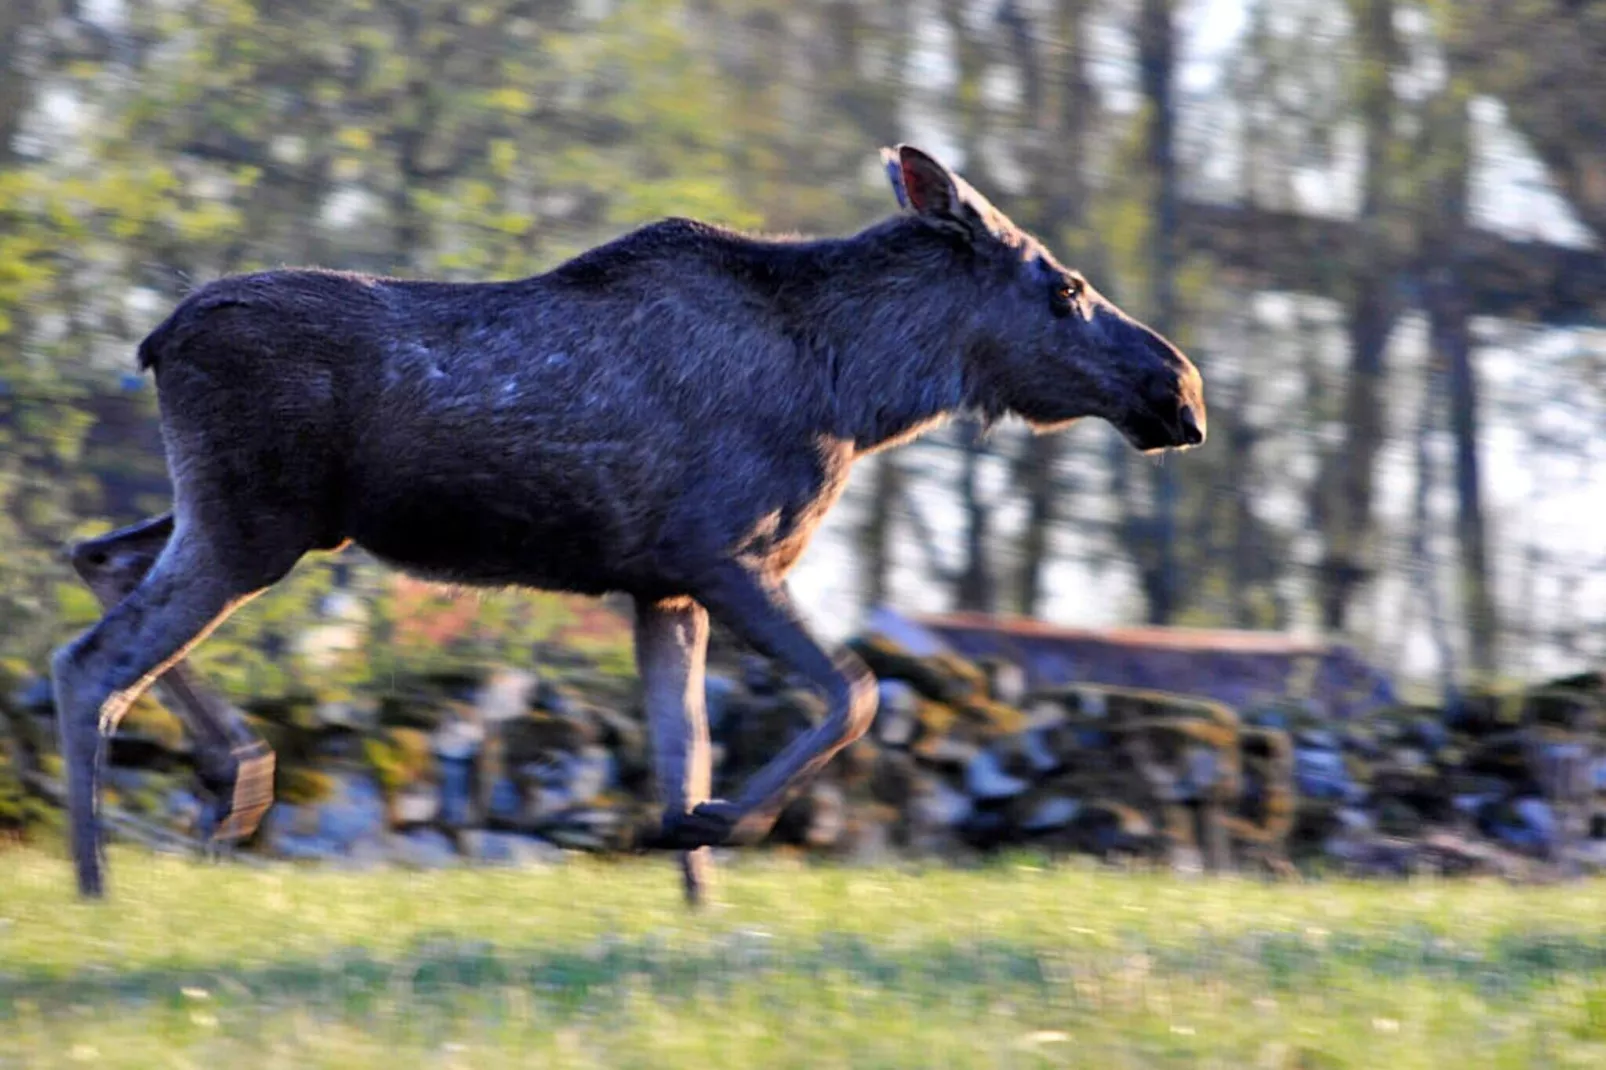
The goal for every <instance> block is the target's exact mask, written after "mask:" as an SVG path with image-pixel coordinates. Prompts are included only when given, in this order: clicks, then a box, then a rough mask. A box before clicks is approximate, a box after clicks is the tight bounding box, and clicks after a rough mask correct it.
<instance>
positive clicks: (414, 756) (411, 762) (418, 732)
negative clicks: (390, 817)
mask: <svg viewBox="0 0 1606 1070" xmlns="http://www.w3.org/2000/svg"><path fill="white" fill-rule="evenodd" d="M362 748H363V756H364V757H365V758H366V759H367V762H368V765H369V766H370V767H371V768H372V769H373V770H374V774H375V776H376V777H377V778H378V780H379V786H380V787H381V788H382V789H383V790H384V792H385V794H386V796H387V797H389V796H394V795H395V794H396V793H398V792H400V791H401V790H402V789H404V788H407V787H411V786H412V785H414V784H422V783H428V782H429V781H430V780H431V779H432V778H433V777H434V774H435V756H434V754H433V753H432V751H431V749H430V737H429V733H428V732H425V731H423V730H422V729H419V728H386V729H384V730H383V731H381V732H380V733H379V734H378V735H375V736H369V737H367V738H365V739H364V740H363V741H362Z"/></svg>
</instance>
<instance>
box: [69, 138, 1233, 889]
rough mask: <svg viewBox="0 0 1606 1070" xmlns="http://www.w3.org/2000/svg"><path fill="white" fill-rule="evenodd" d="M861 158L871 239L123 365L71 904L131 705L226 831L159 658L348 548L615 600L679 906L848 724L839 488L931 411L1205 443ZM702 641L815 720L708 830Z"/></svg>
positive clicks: (667, 246) (182, 678)
mask: <svg viewBox="0 0 1606 1070" xmlns="http://www.w3.org/2000/svg"><path fill="white" fill-rule="evenodd" d="M881 156H882V160H883V162H884V164H885V167H886V172H887V176H888V178H889V179H890V182H891V185H892V188H893V192H894V194H895V196H896V199H897V202H898V206H899V208H900V211H898V212H897V213H895V214H893V215H892V216H890V217H889V218H886V219H883V220H881V221H879V222H876V223H874V224H872V225H870V226H868V227H867V228H866V229H864V230H862V231H860V232H858V233H856V234H853V235H851V236H849V237H844V238H830V239H806V238H798V237H788V238H784V239H783V238H771V237H761V236H753V235H747V234H742V233H737V232H734V231H731V230H727V229H723V228H720V227H717V226H713V225H710V224H707V223H702V222H698V221H694V220H689V219H684V218H669V219H664V220H660V221H658V222H654V223H651V224H647V225H644V226H641V227H639V228H638V229H634V230H631V231H629V232H627V233H625V234H623V235H622V236H620V237H617V238H615V239H613V240H611V241H608V242H606V243H604V244H601V245H598V246H596V247H594V248H592V249H590V250H588V251H586V252H583V253H581V254H579V255H577V256H575V257H574V258H572V259H570V260H567V261H565V262H563V263H561V264H559V265H558V266H556V267H554V268H552V269H551V270H549V271H546V272H544V273H541V274H537V275H533V276H530V277H527V278H522V279H516V280H512V281H474V282H448V281H430V280H413V279H398V278H389V277H380V276H373V275H366V274H357V273H350V272H339V271H333V270H325V269H321V268H294V269H292V268H284V269H278V270H271V271H263V272H258V273H252V274H243V275H235V276H227V277H223V278H220V279H217V280H214V281H212V282H209V283H207V284H205V285H202V286H200V287H198V288H196V289H195V290H194V291H192V292H191V293H190V294H188V295H187V296H186V297H185V298H184V299H183V300H182V301H181V302H179V304H178V305H177V306H176V308H175V309H174V310H173V311H172V313H171V314H170V315H169V316H168V317H167V319H166V320H165V321H163V322H162V323H161V324H160V325H158V326H157V327H156V328H155V329H154V330H153V331H152V332H151V333H150V334H149V335H148V336H146V337H145V338H144V340H143V341H142V342H141V343H140V345H139V347H138V352H137V355H138V363H139V366H140V367H141V368H142V369H145V370H147V371H149V372H151V373H152V374H153V376H154V379H155V384H156V388H157V399H158V407H159V411H160V421H161V431H162V440H163V448H164V453H165V457H166V462H167V466H168V472H169V475H170V478H171V481H172V486H173V498H172V506H171V508H170V510H169V511H167V512H165V513H163V514H161V515H159V516H156V517H153V518H151V519H148V520H145V521H143V522H141V523H137V524H134V525H132V526H129V527H125V528H122V529H119V530H117V531H113V532H112V533H110V534H107V535H104V536H101V537H98V538H94V539H91V540H87V541H84V542H80V543H78V544H76V545H73V546H70V547H68V548H67V549H66V552H67V554H68V555H69V557H70V559H71V561H72V563H73V565H74V567H75V568H76V569H77V571H78V573H79V574H80V576H81V577H83V578H84V580H85V581H86V583H87V584H88V585H89V586H90V588H91V589H92V590H93V591H94V592H95V594H96V596H97V597H98V598H99V600H100V602H101V603H102V605H103V606H104V609H105V613H104V615H103V616H102V617H101V619H100V620H99V621H98V622H97V623H95V624H94V625H93V626H92V627H90V628H88V629H87V630H85V631H84V632H83V633H81V634H80V635H78V636H77V637H76V638H74V639H72V640H71V641H70V642H67V643H65V644H64V645H62V646H60V647H58V648H57V649H56V650H55V652H54V653H53V655H52V657H51V663H50V668H51V680H52V686H53V689H54V691H53V695H54V701H55V706H56V716H57V723H58V732H59V739H60V745H61V752H62V757H63V762H64V765H65V770H66V794H67V804H68V811H69V825H70V849H71V855H72V862H73V866H74V871H75V876H76V881H77V888H78V892H79V895H80V896H81V897H83V898H88V899H95V898H100V897H102V896H103V895H104V894H105V892H104V870H105V858H104V848H103V844H102V833H101V829H100V827H99V822H98V820H97V806H98V799H99V789H98V779H99V776H100V769H101V766H102V764H103V763H104V752H105V741H106V737H107V736H108V734H110V733H111V732H112V731H113V730H114V728H115V726H116V724H117V722H118V719H119V718H120V717H121V715H122V714H123V712H124V711H125V710H126V709H127V708H128V706H129V705H130V703H132V702H133V701H134V700H135V699H136V698H137V697H138V696H139V695H140V694H141V693H142V692H143V691H144V690H145V689H147V688H149V687H151V686H153V685H158V686H159V692H158V693H159V694H161V695H163V696H164V697H165V698H166V699H167V700H168V702H169V704H170V705H171V706H173V707H175V712H177V713H179V715H180V716H181V717H182V718H183V720H184V721H185V723H186V728H187V731H189V732H190V734H191V735H192V737H193V738H194V740H195V742H196V752H197V760H196V765H197V774H198V776H199V778H200V779H201V781H202V783H203V785H204V787H205V788H206V789H207V791H209V792H210V793H211V794H212V795H213V796H214V799H215V801H214V804H213V805H214V811H213V821H212V826H211V827H212V830H213V831H212V833H211V837H212V839H213V841H214V842H231V841H235V840H238V839H239V838H241V837H245V836H248V835H250V834H251V832H252V831H253V830H254V829H255V828H256V826H257V824H258V822H259V820H260V819H261V817H262V815H263V813H264V812H265V811H266V809H267V808H268V807H269V805H270V804H271V802H272V794H273V789H272V782H273V753H272V751H271V749H270V748H269V747H268V746H267V745H266V743H265V742H264V741H263V740H262V739H261V738H260V737H259V736H257V735H256V733H255V732H254V730H253V729H251V728H250V727H249V726H248V725H247V724H246V723H245V722H244V720H243V718H242V717H241V715H240V714H239V713H238V712H237V711H235V710H234V709H233V707H231V706H230V705H229V704H228V703H227V702H224V701H222V700H221V699H219V698H218V697H217V696H215V695H213V694H211V693H210V692H208V691H207V690H206V688H205V687H204V686H203V685H202V684H201V683H200V681H199V680H198V679H197V678H196V676H195V674H194V672H193V669H191V668H190V667H189V666H188V665H186V664H185V663H184V658H185V655H186V654H187V653H188V652H189V651H190V650H192V649H193V648H194V647H195V646H196V645H197V644H198V643H200V642H201V641H202V640H203V639H204V638H205V637H206V636H207V635H208V634H209V633H210V632H211V630H212V629H213V628H215V627H217V626H218V625H219V624H220V623H221V622H222V621H224V620H225V619H226V618H227V617H228V616H229V614H230V613H231V612H232V611H234V610H235V609H237V608H238V607H239V606H240V605H241V604H243V603H244V602H246V601H248V600H249V599H251V598H253V597H255V596H256V595H258V594H260V593H261V592H263V591H264V590H266V589H268V588H269V587H271V586H272V585H274V584H275V583H276V582H278V581H279V580H280V579H282V578H283V577H284V576H285V575H286V574H287V573H288V572H290V570H291V569H292V567H293V566H294V565H295V564H296V563H297V562H298V561H299V560H300V559H301V558H302V557H303V556H304V555H306V554H308V553H310V552H313V551H323V552H332V551H338V550H340V549H343V548H345V547H347V546H348V545H353V544H355V545H356V546H358V547H360V548H362V549H363V550H365V551H366V552H367V553H369V554H370V555H372V556H373V557H374V558H375V559H377V560H379V561H380V562H382V563H384V564H385V565H386V566H387V567H391V568H394V569H398V570H401V571H403V572H406V573H408V574H411V575H414V576H418V577H421V578H424V579H426V580H430V581H440V582H448V583H452V584H456V585H461V586H469V587H475V586H478V587H515V588H517V587H522V588H526V589H530V588H534V589H546V590H561V591H567V592H573V593H578V594H582V595H602V594H606V593H614V594H622V595H624V596H626V597H628V598H629V599H630V600H631V602H632V604H633V606H634V609H635V619H634V626H633V627H634V633H633V639H634V644H635V657H636V664H637V668H638V671H639V674H640V678H641V688H642V692H641V693H642V695H643V705H644V710H645V716H646V719H647V722H648V728H649V733H648V738H649V742H650V746H651V749H652V753H653V770H654V779H655V781H656V785H657V794H658V801H659V803H661V805H662V819H661V821H660V822H658V823H657V824H655V825H653V826H652V827H650V828H648V829H646V830H644V831H643V833H642V836H641V839H640V846H641V847H642V848H643V849H646V850H664V851H670V852H675V853H677V855H678V858H679V861H680V868H681V873H682V880H683V885H684V890H685V894H686V896H687V898H688V900H689V901H690V902H691V903H693V904H695V903H696V902H697V901H698V900H699V898H700V897H701V896H702V895H703V894H704V889H705V887H706V884H707V881H708V880H709V879H710V877H711V873H712V870H711V862H710V857H709V855H710V852H709V848H710V847H716V846H722V845H729V846H740V845H750V844H753V843H755V842H756V841H758V840H760V839H762V838H763V837H764V836H765V835H766V834H767V832H768V830H769V829H770V828H771V827H772V826H773V824H774V822H775V820H776V818H777V816H778V814H779V812H780V810H781V808H782V807H783V806H784V805H785V804H786V802H787V801H788V800H789V799H790V798H791V797H792V796H793V795H794V794H795V793H796V792H797V791H798V790H799V789H800V788H802V787H804V786H805V785H806V784H808V783H809V781H810V780H811V778H813V777H814V776H815V775H816V774H817V773H818V772H819V771H820V770H821V769H822V768H823V767H824V766H825V765H826V763H827V762H829V761H830V759H831V758H832V756H833V755H834V754H836V753H837V752H838V751H839V750H841V749H842V748H843V747H845V746H847V745H848V744H849V743H851V742H852V741H854V740H855V739H857V738H859V736H861V735H862V734H863V733H864V732H865V731H866V729H867V728H868V727H869V726H870V723H871V721H872V720H873V719H874V717H875V712H876V681H875V678H874V677H873V675H872V674H871V673H870V671H869V670H868V669H867V667H866V666H865V665H864V663H863V662H862V661H860V660H859V659H858V658H857V657H855V656H854V655H853V654H852V653H851V652H848V651H846V650H842V651H838V652H836V653H834V654H833V653H829V652H827V651H826V650H825V649H823V648H822V647H821V646H820V645H819V643H818V642H817V641H816V640H815V639H814V638H812V637H811V635H810V632H809V629H808V628H807V626H806V625H805V623H804V622H803V620H802V619H801V617H800V615H799V613H798V612H797V611H796V609H795V608H794V606H793V603H792V602H791V601H790V599H789V596H788V588H787V575H788V573H789V571H790V570H791V569H792V567H793V566H794V565H795V564H796V563H797V561H798V559H799V557H800V556H801V555H802V554H803V552H804V550H805V548H806V547H807V546H808V544H809V541H810V538H811V536H812V535H813V533H814V531H815V530H816V528H818V526H819V524H820V522H821V520H822V518H824V516H825V515H826V513H827V511H828V510H829V509H830V508H831V507H832V505H833V504H834V503H835V502H836V501H837V499H838V497H839V496H840V494H841V493H842V490H843V487H844V485H845V484H846V482H847V480H848V476H849V471H850V469H851V468H852V465H853V463H854V461H856V460H858V459H859V458H861V457H865V456H867V455H870V454H872V453H875V452H877V451H879V450H884V449H887V448H888V447H891V446H895V445H897V444H900V443H904V442H907V441H909V440H910V439H912V438H914V437H915V436H917V435H919V434H921V433H922V432H925V431H927V430H929V429H930V428H932V427H934V426H935V425H937V424H939V423H940V422H942V421H944V420H945V419H947V418H951V417H954V416H958V415H966V416H974V417H976V418H978V419H980V420H982V421H983V422H984V423H986V424H992V423H996V422H997V421H999V420H1001V419H1002V418H1004V417H1005V416H1008V415H1011V414H1013V415H1014V416H1016V417H1018V418H1019V419H1021V420H1023V421H1024V422H1025V423H1026V424H1027V425H1028V426H1029V427H1030V428H1031V429H1032V430H1033V431H1034V432H1038V433H1043V432H1052V431H1056V430H1058V429H1061V428H1064V427H1066V426H1068V425H1070V424H1071V423H1073V422H1075V421H1077V420H1079V419H1082V418H1086V417H1096V418H1100V419H1103V420H1105V421H1107V422H1108V423H1109V424H1111V425H1112V426H1113V427H1114V428H1116V429H1117V431H1118V432H1119V433H1120V434H1121V435H1122V436H1123V437H1124V438H1125V440H1126V441H1127V442H1128V443H1129V444H1130V446H1132V447H1133V448H1134V449H1136V450H1139V451H1142V452H1145V453H1154V452H1162V451H1172V450H1185V449H1188V448H1191V447H1195V446H1198V445H1200V444H1201V443H1203V442H1204V440H1205V403H1204V395H1203V383H1202V380H1201V378H1200V375H1199V372H1198V370H1197V369H1196V368H1195V367H1194V365H1193V364H1192V363H1191V362H1190V361H1189V360H1188V358H1187V357H1186V356H1184V355H1183V354H1182V353H1181V352H1180V351H1179V350H1178V349H1177V347H1176V346H1174V345H1173V344H1171V342H1169V341H1168V340H1167V339H1165V338H1164V337H1162V336H1161V335H1160V334H1158V333H1156V332H1155V331H1153V330H1150V329H1149V328H1148V327H1146V326H1145V325H1143V324H1142V323H1139V322H1138V321H1136V320H1134V319H1133V318H1132V317H1130V316H1128V315H1127V314H1125V313H1124V312H1122V311H1121V310H1120V309H1118V308H1117V307H1116V306H1115V305H1114V304H1113V303H1112V302H1111V301H1109V300H1108V299H1107V298H1106V297H1104V296H1103V295H1101V294H1100V293H1099V292H1098V291H1097V290H1096V289H1095V288H1094V287H1093V286H1092V285H1091V284H1090V283H1088V281H1087V280H1086V279H1085V278H1084V277H1083V276H1082V275H1081V274H1080V273H1078V272H1077V271H1074V270H1071V269H1068V268H1066V267H1064V266H1062V265H1061V264H1060V263H1059V262H1058V261H1057V260H1056V259H1055V257H1054V256H1053V255H1052V254H1051V253H1050V252H1049V250H1048V249H1046V248H1045V247H1044V245H1043V244H1042V242H1041V241H1039V240H1038V239H1037V238H1036V237H1034V236H1033V235H1031V234H1030V233H1028V232H1026V231H1024V230H1022V229H1021V228H1020V227H1018V226H1016V225H1015V224H1014V223H1013V222H1012V221H1011V220H1010V219H1009V218H1007V217H1006V216H1005V214H1004V213H1003V212H1001V211H999V210H998V209H997V208H996V207H994V206H993V205H992V204H991V203H989V202H988V201H987V200H986V199H985V198H984V197H983V196H982V195H981V194H980V193H978V192H977V191H976V190H975V189H973V188H972V187H971V186H970V185H969V184H968V183H967V182H966V181H965V180H964V179H963V178H961V177H960V176H959V175H957V174H956V173H954V172H953V171H951V170H950V169H948V168H947V167H945V166H944V165H943V164H941V163H939V162H938V161H937V160H936V159H935V158H933V157H932V156H931V155H929V154H928V153H926V152H924V151H922V150H920V149H918V148H915V147H913V146H910V145H901V144H900V145H898V146H896V147H895V148H890V149H882V150H881ZM710 617H712V618H714V619H717V620H719V621H721V622H723V624H724V625H725V626H726V627H727V628H728V629H729V630H730V632H731V633H732V634H733V635H734V636H736V637H737V638H738V639H739V640H741V641H742V642H744V643H745V644H747V645H748V646H750V647H751V648H752V649H754V650H755V651H757V652H758V653H760V654H761V655H763V656H766V657H768V658H771V659H774V660H776V661H777V662H779V663H780V664H781V665H783V666H784V667H785V668H786V669H788V670H791V671H792V672H795V673H797V674H798V675H800V676H801V677H802V678H804V679H806V680H808V681H809V682H810V683H811V684H812V685H813V686H814V687H816V688H818V689H819V691H820V692H821V693H822V695H823V697H824V699H825V700H826V704H827V714H826V716H825V717H824V719H823V720H821V721H820V723H818V724H817V725H815V726H814V727H813V728H812V729H811V730H809V731H807V732H805V733H803V734H801V735H799V736H798V737H797V738H795V739H793V740H792V741H791V742H790V743H789V744H788V745H786V746H785V747H784V748H782V749H781V751H780V752H779V753H778V754H776V755H774V756H773V757H772V758H771V759H770V760H769V761H768V763H767V764H766V765H764V766H763V767H762V768H760V769H759V770H758V771H756V772H755V773H754V774H753V775H752V776H751V777H750V778H749V779H748V780H747V781H746V782H745V783H744V784H742V785H741V786H740V790H739V791H736V792H733V793H732V794H733V796H734V797H733V798H729V799H715V798H710V797H709V795H710V790H711V788H710V755H709V742H708V726H707V721H706V717H705V711H704V678H703V674H704V661H705V655H706V650H707V644H708V638H709V620H710Z"/></svg>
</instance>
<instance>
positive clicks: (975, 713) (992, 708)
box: [959, 698, 1028, 739]
mask: <svg viewBox="0 0 1606 1070" xmlns="http://www.w3.org/2000/svg"><path fill="white" fill-rule="evenodd" d="M959 717H960V719H961V721H963V722H964V723H965V724H967V725H969V726H970V727H971V728H973V729H975V730H977V732H978V733H979V735H980V737H981V738H983V739H996V738H998V737H1000V736H1013V735H1015V734H1017V733H1019V732H1024V731H1025V730H1026V725H1027V722H1028V718H1027V716H1026V714H1024V713H1022V712H1021V711H1020V710H1018V709H1016V708H1015V707H1014V706H1006V705H1004V704H1003V703H1002V702H994V701H993V700H991V699H987V698H973V699H969V700H967V701H965V702H963V703H960V705H959Z"/></svg>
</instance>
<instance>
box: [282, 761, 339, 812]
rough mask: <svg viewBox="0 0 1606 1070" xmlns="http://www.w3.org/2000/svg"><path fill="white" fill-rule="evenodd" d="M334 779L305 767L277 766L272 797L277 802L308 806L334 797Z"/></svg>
mask: <svg viewBox="0 0 1606 1070" xmlns="http://www.w3.org/2000/svg"><path fill="white" fill-rule="evenodd" d="M334 792H335V779H334V777H333V776H331V775H330V774H328V773H325V772H322V771H320V770H317V769H310V768H306V767H289V768H286V767H285V766H282V765H281V766H278V767H277V769H276V782H275V784H274V789H273V795H274V799H275V800H276V801H278V802H283V803H288V804H289V805H292V806H310V805H311V804H313V803H319V802H323V801H324V800H326V799H330V798H332V797H333V796H334Z"/></svg>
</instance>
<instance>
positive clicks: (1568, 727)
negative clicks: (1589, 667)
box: [1523, 687, 1606, 736]
mask: <svg viewBox="0 0 1606 1070" xmlns="http://www.w3.org/2000/svg"><path fill="white" fill-rule="evenodd" d="M1603 705H1606V697H1603V696H1601V695H1598V694H1596V693H1594V692H1591V691H1586V690H1583V689H1575V688H1563V687H1547V688H1536V689H1534V690H1532V691H1529V692H1528V694H1527V696H1526V698H1525V701H1524V704H1523V723H1524V724H1525V725H1529V726H1533V727H1539V728H1548V729H1555V730H1558V731H1561V732H1567V733H1576V734H1578V735H1579V736H1591V735H1594V734H1595V733H1597V732H1598V731H1599V730H1600V727H1601V720H1602V718H1601V710H1602V707H1603Z"/></svg>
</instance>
